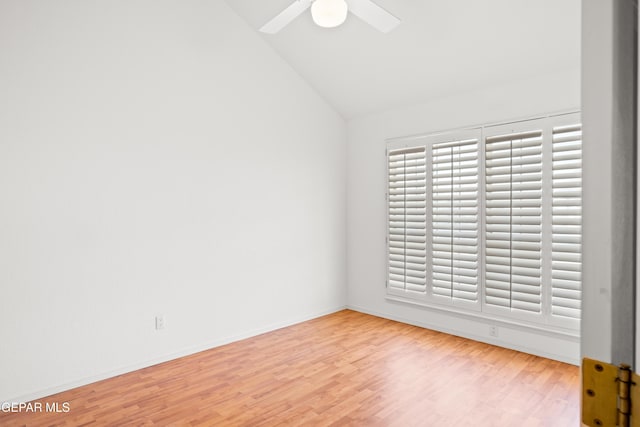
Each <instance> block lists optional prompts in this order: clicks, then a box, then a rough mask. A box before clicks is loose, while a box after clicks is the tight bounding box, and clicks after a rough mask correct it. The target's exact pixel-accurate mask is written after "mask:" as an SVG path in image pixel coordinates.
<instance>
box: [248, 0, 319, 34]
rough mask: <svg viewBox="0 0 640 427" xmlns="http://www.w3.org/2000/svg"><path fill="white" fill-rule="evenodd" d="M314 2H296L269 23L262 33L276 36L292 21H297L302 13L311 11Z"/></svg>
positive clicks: (299, 0) (300, 0) (303, 0)
mask: <svg viewBox="0 0 640 427" xmlns="http://www.w3.org/2000/svg"><path fill="white" fill-rule="evenodd" d="M312 1H313V0H296V1H294V2H293V3H291V5H289V7H287V8H286V9H285V10H283V11H282V12H280V14H278V16H276V17H275V18H273V19H272V20H271V21H269V22H267V23H266V24H264V25H263V26H262V28H260V31H261V32H263V33H267V34H275V33H277V32H278V31H280V30H281V29H283V28H284V27H286V26H287V25H288V24H289V23H290V22H291V21H293V20H294V19H296V18H297V17H298V16H299V15H300V14H301V13H302V12H304V11H305V10H307V9H309V7H310V6H311V2H312Z"/></svg>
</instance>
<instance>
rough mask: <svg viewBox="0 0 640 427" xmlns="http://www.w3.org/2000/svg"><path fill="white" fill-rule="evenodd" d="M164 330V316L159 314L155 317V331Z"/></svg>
mask: <svg viewBox="0 0 640 427" xmlns="http://www.w3.org/2000/svg"><path fill="white" fill-rule="evenodd" d="M161 329H164V316H163V315H162V314H159V315H157V316H156V331H159V330H161Z"/></svg>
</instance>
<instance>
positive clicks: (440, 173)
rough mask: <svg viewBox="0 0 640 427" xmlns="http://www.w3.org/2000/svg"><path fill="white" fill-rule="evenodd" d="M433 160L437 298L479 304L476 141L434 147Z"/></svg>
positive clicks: (433, 229)
mask: <svg viewBox="0 0 640 427" xmlns="http://www.w3.org/2000/svg"><path fill="white" fill-rule="evenodd" d="M431 155H432V156H431V158H432V162H431V164H432V187H431V188H432V190H431V191H432V193H431V195H432V200H433V205H432V224H431V234H432V254H431V257H432V262H433V273H432V288H431V291H432V293H433V295H435V296H438V297H443V298H445V299H447V300H449V301H452V302H453V303H454V304H455V303H456V301H464V302H467V303H477V302H478V301H479V299H478V256H479V250H478V248H479V245H478V230H479V218H478V206H479V203H478V197H479V194H478V140H477V139H468V140H458V141H447V142H439V143H435V144H433V145H432V146H431Z"/></svg>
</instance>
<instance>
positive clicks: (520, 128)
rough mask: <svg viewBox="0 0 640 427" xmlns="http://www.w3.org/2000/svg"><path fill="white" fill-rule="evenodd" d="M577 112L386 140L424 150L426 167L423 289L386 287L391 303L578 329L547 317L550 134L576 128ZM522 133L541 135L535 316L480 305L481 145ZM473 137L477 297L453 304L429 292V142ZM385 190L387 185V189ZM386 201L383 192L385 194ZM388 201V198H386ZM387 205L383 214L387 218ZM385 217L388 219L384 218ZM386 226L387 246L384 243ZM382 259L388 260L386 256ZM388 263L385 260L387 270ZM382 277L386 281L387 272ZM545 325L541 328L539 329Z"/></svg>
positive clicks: (483, 186) (482, 251)
mask: <svg viewBox="0 0 640 427" xmlns="http://www.w3.org/2000/svg"><path fill="white" fill-rule="evenodd" d="M580 123H581V119H580V114H579V113H563V114H557V115H546V116H542V117H536V118H531V119H525V120H520V121H517V122H512V123H501V124H492V125H483V126H478V127H474V128H467V129H460V130H454V131H447V132H440V133H435V134H428V135H420V136H413V137H407V138H394V139H390V140H387V153H388V152H389V151H392V150H397V149H401V148H411V147H425V155H426V165H427V195H426V200H427V209H426V225H427V236H426V240H427V245H426V254H427V255H426V261H427V262H426V278H427V283H426V289H425V290H424V292H415V291H412V292H406V291H401V290H397V289H390V288H389V286H388V285H387V295H388V297H389V298H391V299H393V300H400V301H405V302H409V303H416V304H418V305H422V306H427V307H434V308H440V309H445V310H446V311H455V312H458V313H462V314H464V313H467V314H470V315H475V316H481V317H486V318H491V319H499V320H502V321H505V322H507V323H508V322H513V323H517V324H524V325H527V324H528V325H532V327H536V328H539V327H543V328H550V329H551V330H566V331H569V332H571V331H577V330H579V319H575V318H567V317H562V316H555V315H552V313H551V298H552V295H551V262H552V260H551V256H552V255H551V254H552V251H551V227H552V224H551V221H552V215H551V212H552V198H551V194H552V193H553V189H552V179H551V176H552V163H551V161H550V159H552V158H553V147H552V132H553V129H554V128H556V127H560V126H566V125H571V124H580ZM528 130H540V131H541V132H542V139H543V142H542V151H543V153H542V156H543V163H542V167H543V176H544V179H543V183H542V185H543V188H542V192H543V199H542V233H543V237H542V249H541V253H542V277H541V279H542V285H541V293H542V294H541V307H542V310H541V311H540V313H532V312H527V311H522V310H511V309H505V308H504V307H496V306H492V305H489V304H487V303H486V300H485V292H486V289H485V267H486V261H485V258H486V254H485V250H486V248H485V233H486V221H485V203H486V200H485V189H486V182H485V179H486V173H485V166H486V165H485V142H486V140H487V138H489V137H491V136H497V135H504V134H507V133H517V132H525V131H528ZM473 138H477V139H478V194H479V195H478V209H479V224H478V233H479V236H478V251H479V253H478V268H477V274H478V298H477V301H473V302H472V301H466V300H458V299H453V298H447V297H444V298H443V297H441V296H440V295H436V294H434V292H433V287H432V282H431V280H432V277H433V276H432V275H433V266H432V259H431V253H432V242H433V241H432V238H433V235H432V231H433V230H432V224H433V222H432V207H433V205H432V200H431V197H432V192H431V190H430V189H431V185H432V181H431V180H432V172H433V171H432V157H431V156H432V147H433V145H434V144H438V143H442V142H447V141H461V140H467V139H473ZM387 188H388V187H387ZM387 198H388V194H387ZM387 200H388V199H387ZM388 212H389V210H388V203H387V215H388ZM387 219H388V217H387ZM388 228H389V227H387V242H388V241H389V235H388V231H389V230H388ZM388 256H389V245H387V257H388ZM387 259H388V258H387ZM388 265H389V263H388V262H387V268H388ZM387 277H389V274H388V271H387ZM545 325H546V326H545Z"/></svg>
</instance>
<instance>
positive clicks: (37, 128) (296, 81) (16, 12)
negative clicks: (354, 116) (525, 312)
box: [0, 0, 346, 401]
mask: <svg viewBox="0 0 640 427" xmlns="http://www.w3.org/2000/svg"><path fill="white" fill-rule="evenodd" d="M345 144H346V126H345V124H344V121H343V120H342V119H341V118H340V117H339V116H338V115H337V114H336V113H335V112H334V111H333V110H332V109H331V108H330V107H329V106H327V105H326V103H325V102H324V101H323V100H322V99H321V98H320V97H319V96H318V95H317V94H316V93H315V92H314V91H313V90H312V89H311V88H310V87H309V86H308V85H307V84H306V83H305V82H304V81H303V80H302V79H301V78H300V77H299V76H298V75H297V74H296V73H295V72H294V71H293V70H292V69H291V68H290V67H289V66H288V65H287V64H286V63H285V62H284V61H283V60H281V59H280V58H279V57H278V56H277V55H275V54H274V53H273V52H272V50H271V49H270V48H268V47H267V46H266V45H265V44H264V42H263V41H262V40H261V39H260V38H259V36H258V35H257V34H256V33H255V32H254V31H253V30H252V29H250V28H249V27H248V26H247V25H246V24H245V23H244V22H242V21H241V20H240V19H239V18H238V17H237V16H236V15H235V14H234V13H233V12H231V11H230V10H229V9H228V7H227V6H226V5H225V4H224V3H223V2H219V1H211V0H179V1H177V0H173V1H168V0H109V1H97V0H57V1H55V2H53V1H49V0H39V1H36V0H3V1H2V2H0V200H1V206H2V207H1V208H0V325H2V327H1V330H2V338H1V339H0V401H4V400H10V399H30V398H37V397H41V396H43V395H46V394H49V393H51V392H54V391H58V390H62V389H65V388H69V387H71V386H74V385H78V384H82V383H86V382H88V381H91V380H95V379H98V378H104V377H106V376H109V375H110V374H114V373H119V372H124V371H127V370H131V369H134V368H137V367H141V366H146V365H148V364H151V363H153V362H157V361H160V360H166V359H169V358H171V357H175V356H178V355H181V354H187V353H189V352H193V351H196V350H200V349H204V348H208V347H211V346H213V345H217V344H220V343H224V342H228V341H230V340H233V339H237V338H240V337H244V336H248V335H252V334H255V333H258V332H260V331H265V330H269V329H273V328H276V327H279V326H283V325H286V324H290V323H293V322H297V321H301V320H305V319H308V318H311V317H315V316H317V315H319V314H323V313H327V312H331V311H335V310H337V309H339V308H341V307H343V306H344V305H345V303H346V261H345V259H346V253H345V245H346V236H345V235H346V231H345V221H346V220H345V212H346V195H345V191H346V188H345V181H346V177H345V174H346V161H345V159H344V154H345V150H346V148H345ZM160 313H161V314H164V316H165V318H166V329H165V330H163V331H155V330H154V316H155V315H156V314H160Z"/></svg>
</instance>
